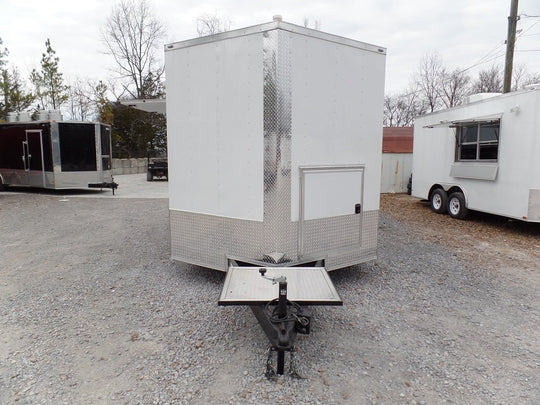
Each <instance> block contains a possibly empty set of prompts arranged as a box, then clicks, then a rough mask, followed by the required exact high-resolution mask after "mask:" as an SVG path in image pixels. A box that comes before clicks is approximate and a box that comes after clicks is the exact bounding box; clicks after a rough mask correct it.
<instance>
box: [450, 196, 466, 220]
mask: <svg viewBox="0 0 540 405" xmlns="http://www.w3.org/2000/svg"><path fill="white" fill-rule="evenodd" d="M468 211H469V210H468V209H467V206H466V204H465V196H464V195H463V193H462V192H460V191H456V192H455V193H452V194H450V197H449V198H448V214H450V216H451V217H452V218H457V219H463V218H465V217H466V216H467V212H468Z"/></svg>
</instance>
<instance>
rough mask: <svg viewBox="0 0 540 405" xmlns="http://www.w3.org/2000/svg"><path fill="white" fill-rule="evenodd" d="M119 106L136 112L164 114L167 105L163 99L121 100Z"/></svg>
mask: <svg viewBox="0 0 540 405" xmlns="http://www.w3.org/2000/svg"><path fill="white" fill-rule="evenodd" d="M120 104H123V105H126V106H128V107H133V108H136V109H137V110H142V111H146V112H157V113H160V114H165V112H166V105H167V104H166V99H164V98H151V99H135V100H121V101H120Z"/></svg>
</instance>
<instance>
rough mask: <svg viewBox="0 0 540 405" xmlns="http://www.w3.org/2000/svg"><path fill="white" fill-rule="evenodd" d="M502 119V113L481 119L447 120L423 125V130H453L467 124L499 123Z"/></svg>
mask: <svg viewBox="0 0 540 405" xmlns="http://www.w3.org/2000/svg"><path fill="white" fill-rule="evenodd" d="M501 117H502V113H499V114H491V115H484V116H481V117H474V118H467V119H463V120H451V121H450V120H448V121H439V122H437V123H433V124H428V125H424V127H423V128H454V127H458V126H463V125H468V124H480V123H482V124H485V123H489V122H496V121H499V120H500V119H501Z"/></svg>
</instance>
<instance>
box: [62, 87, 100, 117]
mask: <svg viewBox="0 0 540 405" xmlns="http://www.w3.org/2000/svg"><path fill="white" fill-rule="evenodd" d="M68 110H69V115H70V116H71V119H72V120H78V121H86V120H89V119H91V118H92V117H93V116H94V115H95V108H94V103H93V100H92V86H91V85H90V84H89V83H88V81H85V80H83V79H81V78H79V77H77V78H75V79H73V80H71V81H70V84H69V99H68Z"/></svg>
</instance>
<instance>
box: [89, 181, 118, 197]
mask: <svg viewBox="0 0 540 405" xmlns="http://www.w3.org/2000/svg"><path fill="white" fill-rule="evenodd" d="M88 188H100V189H104V188H110V189H111V190H112V193H113V195H114V190H116V189H117V188H118V183H116V182H114V181H111V182H110V183H107V182H103V183H88Z"/></svg>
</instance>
